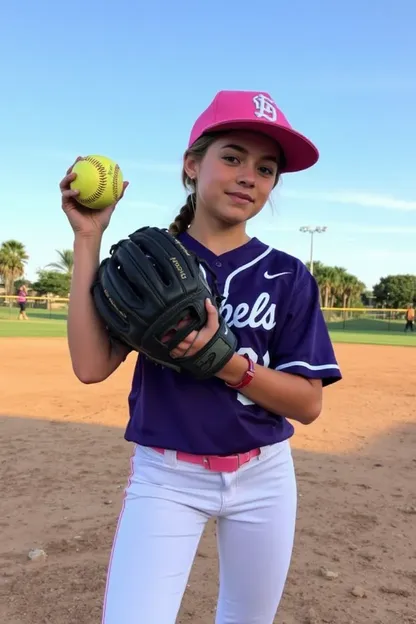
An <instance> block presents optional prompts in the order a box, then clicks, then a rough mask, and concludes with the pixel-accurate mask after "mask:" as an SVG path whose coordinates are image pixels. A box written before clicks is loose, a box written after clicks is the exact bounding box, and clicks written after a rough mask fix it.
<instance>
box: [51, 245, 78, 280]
mask: <svg viewBox="0 0 416 624" xmlns="http://www.w3.org/2000/svg"><path fill="white" fill-rule="evenodd" d="M56 253H57V254H58V256H59V262H51V263H50V264H47V265H46V266H48V267H51V268H54V269H56V270H57V271H60V272H61V273H66V274H67V275H72V271H73V269H74V252H73V250H72V249H63V250H62V251H59V250H58V249H57V250H56Z"/></svg>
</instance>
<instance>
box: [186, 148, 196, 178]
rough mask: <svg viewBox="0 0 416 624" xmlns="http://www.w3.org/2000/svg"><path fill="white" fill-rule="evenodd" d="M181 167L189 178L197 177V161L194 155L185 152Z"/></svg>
mask: <svg viewBox="0 0 416 624" xmlns="http://www.w3.org/2000/svg"><path fill="white" fill-rule="evenodd" d="M183 168H184V171H185V173H186V175H187V176H188V178H191V180H196V179H197V177H198V173H199V162H198V160H197V159H196V158H195V156H192V155H191V154H185V156H184V158H183Z"/></svg>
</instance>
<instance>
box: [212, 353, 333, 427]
mask: <svg viewBox="0 0 416 624" xmlns="http://www.w3.org/2000/svg"><path fill="white" fill-rule="evenodd" d="M246 370H247V360H246V359H245V358H243V357H242V356H241V355H238V354H235V355H234V356H233V357H232V358H231V360H230V361H229V362H228V364H227V365H226V366H225V367H224V368H223V369H222V370H221V371H220V372H219V373H218V374H217V377H219V378H220V379H222V380H223V381H225V382H227V383H231V384H237V383H238V382H239V381H240V380H241V379H242V378H243V376H244V373H245V371H246ZM254 370H255V375H254V378H253V380H252V381H251V382H250V383H249V384H248V385H247V386H245V387H244V388H241V389H240V390H238V392H241V394H243V395H244V396H246V397H247V398H248V399H251V400H252V401H253V402H254V403H256V404H257V405H260V406H261V407H263V408H264V409H267V410H268V411H270V412H272V413H274V414H278V415H280V416H284V417H286V418H290V419H293V420H297V421H299V422H300V423H302V424H305V425H306V424H309V423H311V422H313V421H314V420H315V419H316V418H317V417H318V416H319V414H320V412H321V407H322V405H321V383H320V382H319V380H318V381H316V380H309V379H305V378H304V377H299V376H297V375H291V374H290V373H284V372H281V371H276V370H273V369H271V368H266V367H265V366H261V365H259V364H255V365H254Z"/></svg>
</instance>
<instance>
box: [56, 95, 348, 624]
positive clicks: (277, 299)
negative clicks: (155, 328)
mask: <svg viewBox="0 0 416 624" xmlns="http://www.w3.org/2000/svg"><path fill="white" fill-rule="evenodd" d="M317 159H318V153H317V150H316V148H315V147H314V146H313V145H312V144H311V142H310V141H309V140H308V139H306V138H305V137H303V136H302V135H300V134H299V133H297V132H296V131H294V130H293V129H292V128H291V126H290V125H289V123H288V121H287V120H286V119H285V117H284V115H283V113H282V112H281V111H280V110H279V109H278V107H277V106H276V104H275V102H274V101H273V100H272V98H271V97H270V96H269V95H268V94H266V93H255V92H242V91H228V92H227V91H225V92H224V91H223V92H220V93H218V94H217V96H216V97H215V99H214V100H213V102H212V103H211V104H210V105H209V107H208V108H207V109H206V110H205V111H204V112H203V113H202V114H201V116H200V117H199V118H198V119H197V120H196V122H195V124H194V126H193V129H192V131H191V136H190V140H189V144H188V149H187V150H186V153H185V156H184V164H183V181H184V183H185V186H186V188H187V189H188V191H189V195H188V198H187V201H186V203H185V205H184V206H183V207H182V209H181V210H180V212H179V215H178V216H177V217H176V219H175V220H174V222H173V223H172V225H171V226H170V230H171V232H172V233H174V234H175V235H176V236H178V237H179V239H180V240H181V241H182V242H183V244H184V245H185V246H186V247H188V248H189V249H190V250H192V251H195V252H196V253H197V254H198V256H200V257H201V258H203V259H205V261H206V262H207V263H209V265H210V267H211V268H212V270H213V271H214V272H215V274H216V276H217V280H218V284H219V288H220V290H221V292H222V295H223V296H224V301H223V305H222V312H221V313H222V315H223V316H224V318H225V319H226V321H227V323H228V325H229V326H230V328H232V330H233V332H235V334H236V336H237V338H238V343H239V348H238V352H237V353H236V354H234V356H233V357H232V358H231V360H230V361H229V363H228V364H227V365H226V366H225V367H224V368H223V369H222V370H221V371H220V372H219V373H218V374H217V375H216V377H213V378H210V379H208V380H204V381H197V380H195V379H194V378H191V377H190V376H188V375H186V374H178V373H176V372H175V371H172V370H171V369H168V368H163V367H161V366H159V365H156V364H155V363H153V362H151V361H150V360H148V359H147V358H146V357H145V356H143V355H140V356H139V357H138V360H137V364H136V369H135V373H134V378H133V380H132V387H131V392H130V395H129V408H130V419H129V423H128V425H127V430H126V434H125V437H126V439H127V440H129V441H132V442H134V443H135V445H136V446H135V448H134V453H133V457H132V463H131V475H130V478H129V482H128V486H127V489H126V495H125V499H124V503H123V508H122V511H121V514H120V518H119V524H118V528H117V532H116V535H115V539H114V547H113V552H112V556H111V561H110V564H109V570H108V580H107V589H106V595H105V601H104V614H103V624H174V623H175V622H176V619H177V614H178V611H179V609H180V605H181V600H182V597H183V594H184V591H185V588H186V584H187V580H188V576H189V573H190V570H191V566H192V562H193V560H194V557H195V554H196V551H197V548H198V543H199V540H200V538H201V535H202V532H203V530H204V527H205V525H206V523H207V521H208V519H209V518H213V517H215V518H217V532H218V551H219V562H220V567H219V576H220V587H219V596H218V608H217V612H216V620H215V621H216V624H226V623H227V624H228V623H235V624H272V622H273V619H274V617H275V614H276V611H277V608H278V605H279V602H280V599H281V596H282V592H283V589H284V585H285V582H286V578H287V574H288V570H289V565H290V560H291V554H292V547H293V540H294V533H295V519H296V505H297V494H296V480H295V472H294V467H293V461H292V454H291V448H290V444H289V438H290V437H291V436H292V435H293V433H294V427H293V424H292V422H291V421H296V422H298V423H301V424H305V425H306V424H309V423H312V422H313V421H314V420H315V419H316V418H318V416H319V414H320V412H321V408H322V387H323V386H326V385H328V384H331V383H333V382H335V381H337V380H339V379H340V378H341V373H340V369H339V366H338V364H337V361H336V358H335V355H334V351H333V347H332V345H331V341H330V339H329V336H328V331H327V328H326V325H325V322H324V319H323V316H322V313H321V310H320V305H319V290H318V287H317V284H316V281H315V279H314V278H313V277H312V276H311V274H310V272H309V271H308V270H307V269H306V267H305V266H304V264H303V263H302V262H300V260H298V259H296V258H294V257H292V256H290V255H288V254H286V253H283V252H282V251H279V250H276V249H273V248H272V247H269V246H268V245H266V244H265V243H263V242H261V241H260V240H258V239H257V238H255V237H254V238H251V237H250V236H249V235H248V234H247V232H246V225H247V222H248V221H249V220H250V219H251V218H252V217H254V216H255V215H257V214H258V213H259V212H260V211H261V210H262V208H263V207H264V206H265V204H266V203H267V201H268V199H269V197H270V194H271V192H272V190H273V188H274V187H275V186H276V184H277V182H278V181H279V178H280V176H281V175H282V174H283V173H286V172H289V171H292V172H293V171H301V170H303V169H306V168H308V167H311V166H312V165H314V164H315V162H316V161H317ZM73 179H74V175H73V174H71V170H70V169H69V170H68V175H67V176H65V177H64V179H63V180H62V182H61V191H62V205H63V209H64V211H65V213H66V214H67V217H68V219H69V221H70V223H71V225H72V228H73V229H74V232H75V243H74V273H73V278H72V288H71V298H70V304H69V318H68V339H69V348H70V353H71V358H72V364H73V368H74V371H75V374H76V375H77V376H78V378H79V379H80V380H81V381H83V382H85V383H97V382H100V381H103V380H104V379H106V378H107V377H108V376H109V375H111V374H112V373H113V371H115V370H116V368H117V367H118V366H119V365H120V364H121V362H123V360H125V358H126V357H127V354H128V349H127V348H126V347H124V346H119V347H116V346H115V345H112V344H111V343H110V341H109V339H108V336H107V333H106V330H105V327H104V326H103V324H102V322H101V321H100V319H99V317H98V315H97V313H96V310H95V307H94V304H93V300H92V298H91V295H90V287H91V283H92V281H93V278H94V275H95V272H96V270H97V267H98V264H99V257H100V246H101V240H102V234H103V232H104V230H105V229H106V227H107V226H108V223H109V220H110V216H111V214H112V211H113V209H114V206H113V207H110V208H108V209H105V210H104V211H102V212H98V211H95V212H89V211H86V210H83V209H82V208H81V207H80V206H79V205H78V204H77V202H76V192H75V191H71V190H70V188H69V184H70V182H71V180H73ZM150 220H151V218H150ZM149 225H151V224H149ZM208 278H209V279H210V275H208ZM207 310H208V322H207V325H206V326H205V327H204V328H203V329H202V330H201V331H200V332H199V333H198V334H196V335H195V336H194V338H193V343H192V346H191V348H190V349H189V344H188V343H187V342H185V341H184V343H180V344H179V346H178V347H177V348H176V350H175V352H174V355H175V356H176V357H177V356H181V355H183V353H184V352H185V350H186V349H188V354H189V355H191V354H194V353H196V352H198V351H199V350H200V349H201V348H202V347H203V346H204V345H205V344H206V343H207V342H208V341H209V340H210V338H211V336H213V334H214V333H215V332H216V329H217V327H218V314H217V311H216V309H215V308H214V307H213V306H212V305H211V306H210V305H208V304H207ZM195 621H196V622H197V621H198V616H197V615H196V618H195Z"/></svg>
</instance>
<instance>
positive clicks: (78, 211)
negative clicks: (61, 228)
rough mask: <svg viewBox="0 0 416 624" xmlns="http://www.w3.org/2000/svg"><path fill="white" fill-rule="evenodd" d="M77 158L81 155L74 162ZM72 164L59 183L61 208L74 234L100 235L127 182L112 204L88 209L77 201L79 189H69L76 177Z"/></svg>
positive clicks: (108, 221) (79, 157)
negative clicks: (101, 208) (97, 208)
mask: <svg viewBox="0 0 416 624" xmlns="http://www.w3.org/2000/svg"><path fill="white" fill-rule="evenodd" d="M79 160H82V158H81V156H78V158H77V159H76V161H75V162H78V161H79ZM74 164H75V163H74ZM74 164H73V165H71V166H70V167H69V169H68V170H67V172H66V175H65V177H64V178H63V179H62V180H61V182H60V184H59V188H60V190H61V196H62V210H63V211H64V212H65V214H66V216H67V217H68V221H69V222H70V224H71V226H72V229H73V230H74V233H75V234H79V235H82V236H86V237H88V236H102V234H103V232H104V230H105V229H106V228H107V227H108V224H109V223H110V218H111V215H112V214H113V211H114V209H115V207H116V205H117V204H118V202H119V201H120V199H121V198H122V197H123V195H124V192H125V190H126V188H127V187H128V185H129V183H128V182H124V183H123V191H122V193H121V197H120V198H119V199H118V200H117V201H116V202H115V203H114V204H112V205H111V206H107V208H104V209H103V210H90V209H89V208H85V207H84V206H82V205H81V204H79V203H78V202H77V200H76V198H77V196H78V195H79V191H76V190H71V188H70V184H71V182H72V181H73V180H75V179H76V177H77V175H76V173H72V168H73V166H74Z"/></svg>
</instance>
